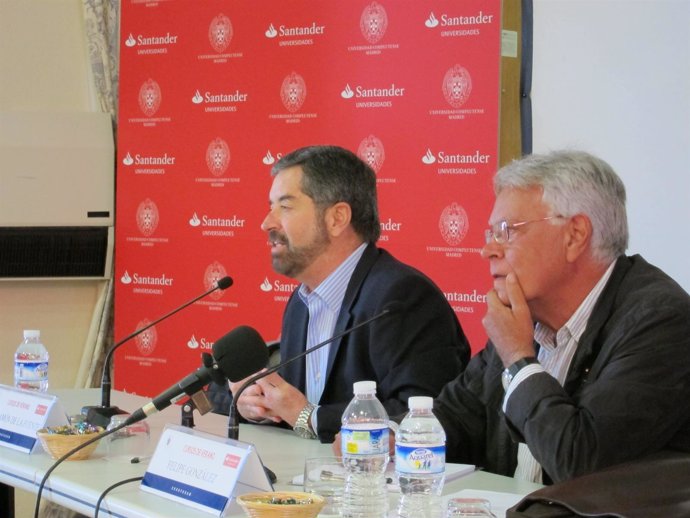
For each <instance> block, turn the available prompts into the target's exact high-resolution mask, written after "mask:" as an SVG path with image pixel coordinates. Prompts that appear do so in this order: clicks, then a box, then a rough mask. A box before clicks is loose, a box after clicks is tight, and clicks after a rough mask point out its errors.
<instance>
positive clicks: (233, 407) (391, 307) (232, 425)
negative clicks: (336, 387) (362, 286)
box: [228, 301, 402, 440]
mask: <svg viewBox="0 0 690 518" xmlns="http://www.w3.org/2000/svg"><path fill="white" fill-rule="evenodd" d="M401 307H402V303H401V302H398V301H392V302H389V303H388V304H386V306H385V307H384V308H383V309H382V310H381V312H380V313H377V314H376V315H374V316H373V317H370V318H367V319H366V320H362V321H361V322H360V323H359V324H356V325H354V326H352V327H350V328H348V329H345V331H342V332H340V333H338V334H337V335H334V336H332V337H330V338H329V339H327V340H324V341H323V342H321V343H319V344H316V345H315V346H313V347H310V348H309V349H306V350H305V351H303V352H301V353H299V354H298V355H297V356H293V357H292V358H289V359H287V360H285V361H284V362H280V363H279V364H278V365H275V366H274V367H271V368H269V369H266V370H265V371H263V372H259V373H258V374H256V375H255V376H252V377H251V378H249V379H248V380H247V381H245V382H244V383H243V384H242V386H241V387H240V388H239V389H238V390H237V392H235V394H233V397H232V401H231V402H230V410H229V412H228V438H230V439H235V440H237V439H239V436H240V424H239V415H238V412H237V401H238V400H239V399H240V395H241V394H242V392H244V390H245V389H246V388H247V387H248V386H249V385H252V384H254V383H255V382H256V381H257V380H260V379H261V378H265V377H266V376H268V375H269V374H272V373H274V372H276V371H277V370H279V369H282V368H283V367H285V366H286V365H288V364H290V363H292V362H294V361H295V360H299V359H300V358H304V357H305V356H306V355H308V354H309V353H311V352H314V351H316V350H317V349H320V348H321V347H323V346H324V345H328V344H330V343H331V342H334V341H335V340H338V339H339V338H342V337H343V336H345V335H348V334H350V333H352V332H353V331H355V330H357V329H359V328H360V327H363V326H366V325H368V324H370V323H372V322H373V321H374V320H378V319H379V318H382V317H385V316H386V315H390V314H391V313H395V312H397V311H400V309H401Z"/></svg>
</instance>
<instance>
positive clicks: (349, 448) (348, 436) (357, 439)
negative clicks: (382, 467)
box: [340, 425, 388, 455]
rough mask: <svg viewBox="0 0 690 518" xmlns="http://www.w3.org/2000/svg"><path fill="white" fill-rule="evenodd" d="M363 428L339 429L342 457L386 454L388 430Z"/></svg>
mask: <svg viewBox="0 0 690 518" xmlns="http://www.w3.org/2000/svg"><path fill="white" fill-rule="evenodd" d="M365 426H366V425H365ZM365 426H357V425H355V426H352V427H349V428H341V429H340V437H341V439H342V440H341V445H342V452H343V455H358V454H359V455H372V454H377V453H388V428H387V427H386V428H366V427H365Z"/></svg>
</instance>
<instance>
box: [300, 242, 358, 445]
mask: <svg viewBox="0 0 690 518" xmlns="http://www.w3.org/2000/svg"><path fill="white" fill-rule="evenodd" d="M366 247H367V244H366V243H362V244H361V245H360V246H359V247H358V248H357V249H356V250H355V251H354V252H352V254H350V256H349V257H348V258H347V259H345V261H343V262H342V263H341V264H340V265H339V266H338V267H337V268H336V269H335V270H334V271H333V272H332V273H331V274H330V275H329V276H328V277H326V279H324V280H323V282H321V284H319V285H318V286H317V287H316V289H314V290H313V291H311V292H310V291H309V288H307V287H306V286H305V285H304V284H302V285H301V286H300V287H299V291H298V295H299V297H300V299H301V300H302V302H304V304H305V305H306V306H307V309H308V310H309V323H308V324H307V344H306V349H307V350H308V349H311V348H312V347H314V346H315V345H317V344H319V343H321V342H323V341H324V340H327V339H329V338H331V337H332V336H333V330H334V329H335V324H336V322H337V320H338V315H339V314H340V306H342V304H343V299H344V298H345V291H346V290H347V285H348V284H349V282H350V278H351V277H352V274H353V272H354V271H355V267H356V266H357V263H358V262H359V260H360V258H361V257H362V254H363V253H364V249H365V248H366ZM330 349H331V346H330V344H328V345H325V346H323V347H322V348H320V349H318V350H316V351H314V352H313V353H311V354H309V355H307V357H306V362H307V364H306V366H307V372H306V376H307V379H306V384H305V385H306V394H305V395H306V397H307V400H309V402H311V403H313V404H315V405H318V403H319V400H320V399H321V394H323V389H324V387H325V386H326V370H327V367H328V354H329V352H330ZM316 415H317V411H316V410H315V411H314V412H312V414H311V424H312V428H313V429H314V431H315V432H316V431H317V430H318V428H317V425H318V420H317V417H316Z"/></svg>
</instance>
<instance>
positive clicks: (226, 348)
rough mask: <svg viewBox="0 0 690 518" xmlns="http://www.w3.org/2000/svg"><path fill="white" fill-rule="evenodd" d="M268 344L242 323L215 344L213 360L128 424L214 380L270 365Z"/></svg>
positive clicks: (243, 375)
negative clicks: (268, 363)
mask: <svg viewBox="0 0 690 518" xmlns="http://www.w3.org/2000/svg"><path fill="white" fill-rule="evenodd" d="M267 362H268V347H267V346H266V342H264V340H263V338H261V335H260V334H259V333H258V332H257V331H256V330H255V329H253V328H251V327H249V326H240V327H238V328H236V329H233V330H232V331H230V332H229V333H228V334H226V335H225V336H223V337H222V338H219V339H218V340H217V341H216V342H215V343H214V344H213V362H212V363H211V364H210V365H207V362H204V366H203V367H199V368H198V369H197V370H196V371H194V372H192V373H191V374H189V375H187V376H186V377H184V378H183V379H181V380H180V381H178V382H177V383H175V384H174V385H172V386H171V387H170V388H168V389H167V390H165V391H164V392H161V393H160V394H159V395H157V396H156V397H155V398H153V399H152V400H151V401H150V402H148V403H146V404H145V405H144V406H142V407H141V408H139V409H137V410H135V411H134V412H132V414H131V415H130V416H129V417H128V418H127V420H126V421H125V425H124V426H129V425H131V424H134V423H136V422H138V421H141V420H142V419H145V418H146V417H148V416H150V415H151V414H155V413H156V412H159V411H161V410H163V409H164V408H167V407H169V406H170V405H172V404H173V403H175V402H177V401H178V400H180V399H181V398H183V397H184V396H185V395H187V396H192V395H194V394H196V393H197V392H199V391H200V390H201V389H202V388H203V387H204V386H205V385H207V384H208V383H209V382H210V381H216V382H218V381H219V380H220V382H221V383H225V382H226V380H228V379H229V380H230V381H233V382H234V381H239V380H241V379H244V378H246V377H247V376H249V375H250V374H251V373H253V372H256V371H258V370H259V369H262V368H264V367H265V366H266V363H267Z"/></svg>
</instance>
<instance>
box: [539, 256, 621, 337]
mask: <svg viewBox="0 0 690 518" xmlns="http://www.w3.org/2000/svg"><path fill="white" fill-rule="evenodd" d="M615 264H616V261H613V262H612V263H611V264H610V265H609V266H608V268H607V269H606V271H605V272H604V274H603V275H602V276H601V278H600V279H599V281H597V283H596V284H595V285H594V287H593V288H592V290H591V291H590V292H589V293H588V294H587V296H586V297H585V299H584V300H583V301H582V303H580V305H579V306H578V308H577V309H576V310H575V313H573V314H572V315H571V316H570V318H569V319H568V321H567V322H566V323H565V324H564V325H563V327H561V328H560V329H559V330H558V331H556V332H554V331H553V330H551V329H549V328H548V327H546V326H544V325H541V324H540V323H539V322H537V325H536V326H535V328H534V339H535V340H536V342H537V343H538V344H539V346H540V347H544V348H545V349H548V350H553V349H554V348H555V347H556V345H557V344H564V343H566V342H567V341H568V340H570V339H574V340H575V341H579V340H580V337H581V336H582V333H584V332H585V329H586V327H587V322H588V321H589V317H590V316H591V315H592V310H593V309H594V305H595V304H596V302H597V300H599V296H600V295H601V292H602V291H604V286H606V283H607V282H608V280H609V277H611V273H612V272H613V267H614V265H615Z"/></svg>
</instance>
